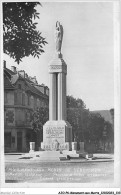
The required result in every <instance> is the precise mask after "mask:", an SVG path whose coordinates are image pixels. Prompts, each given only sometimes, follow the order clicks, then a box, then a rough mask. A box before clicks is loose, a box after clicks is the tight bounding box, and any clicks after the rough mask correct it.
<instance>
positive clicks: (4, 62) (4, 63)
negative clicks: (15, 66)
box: [3, 60, 6, 68]
mask: <svg viewBox="0 0 121 195" xmlns="http://www.w3.org/2000/svg"><path fill="white" fill-rule="evenodd" d="M3 65H4V68H6V61H5V60H3Z"/></svg>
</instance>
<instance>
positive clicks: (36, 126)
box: [31, 107, 49, 150]
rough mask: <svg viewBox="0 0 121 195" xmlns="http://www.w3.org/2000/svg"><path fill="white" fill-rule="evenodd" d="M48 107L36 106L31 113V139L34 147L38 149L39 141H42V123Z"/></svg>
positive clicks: (47, 113) (45, 119) (44, 120)
mask: <svg viewBox="0 0 121 195" xmlns="http://www.w3.org/2000/svg"><path fill="white" fill-rule="evenodd" d="M48 116H49V109H48V108H46V107H41V108H37V109H36V111H34V112H33V115H32V119H31V120H32V128H33V141H35V149H36V150H38V147H39V146H40V142H42V141H43V125H44V124H45V122H46V121H47V120H48V118H49V117H48Z"/></svg>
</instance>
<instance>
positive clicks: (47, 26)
mask: <svg viewBox="0 0 121 195" xmlns="http://www.w3.org/2000/svg"><path fill="white" fill-rule="evenodd" d="M37 10H38V12H39V13H40V19H39V20H37V22H38V26H37V28H38V30H40V32H42V36H43V37H45V38H46V41H47V42H48V45H46V46H45V47H44V50H45V53H44V54H42V55H41V56H40V58H39V59H38V58H33V57H26V58H23V60H22V62H21V63H20V64H19V65H17V63H15V62H14V60H13V59H11V58H9V56H7V55H5V54H4V60H6V63H7V67H8V68H10V67H11V66H16V67H17V69H18V70H25V72H26V73H27V74H28V75H29V76H36V78H37V81H38V83H39V84H42V83H44V84H45V85H47V86H49V74H48V65H49V62H50V61H51V60H52V58H53V56H54V51H55V39H54V31H55V24H56V21H60V23H61V24H62V25H63V28H64V35H63V43H62V54H63V59H64V61H65V62H66V64H67V95H72V96H73V97H74V98H81V99H82V100H83V101H84V102H85V104H86V108H88V109H89V110H107V109H108V110H109V109H111V108H113V107H114V40H113V39H114V38H113V34H114V29H113V27H114V25H113V2H48V3H47V2H42V7H41V6H38V7H37Z"/></svg>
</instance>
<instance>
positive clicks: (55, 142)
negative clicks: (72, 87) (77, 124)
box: [29, 21, 86, 160]
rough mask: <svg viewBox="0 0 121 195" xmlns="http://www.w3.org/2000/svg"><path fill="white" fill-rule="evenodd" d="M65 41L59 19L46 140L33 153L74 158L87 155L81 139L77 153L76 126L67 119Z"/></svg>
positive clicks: (52, 66)
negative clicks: (63, 51) (63, 48)
mask: <svg viewBox="0 0 121 195" xmlns="http://www.w3.org/2000/svg"><path fill="white" fill-rule="evenodd" d="M62 40H63V26H62V25H61V24H60V22H58V21H57V22H56V29H55V44H56V45H55V52H54V57H53V59H52V61H51V62H50V64H49V76H50V90H49V121H47V122H46V123H45V124H44V126H43V142H41V143H40V151H39V152H34V147H33V146H32V144H34V145H35V143H30V152H29V154H30V155H31V156H35V153H37V154H38V155H37V156H38V157H40V158H42V159H45V160H49V159H56V160H59V159H61V158H63V159H64V158H66V159H68V158H71V157H77V158H78V157H81V156H83V157H85V156H86V153H85V152H84V143H83V142H80V151H78V152H77V143H76V142H73V137H72V126H71V125H70V124H69V122H68V121H67V120H66V75H67V65H66V63H65V61H64V60H63V55H62V53H61V47H62Z"/></svg>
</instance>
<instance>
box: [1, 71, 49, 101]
mask: <svg viewBox="0 0 121 195" xmlns="http://www.w3.org/2000/svg"><path fill="white" fill-rule="evenodd" d="M4 74H5V75H6V76H5V80H4V83H5V84H4V87H5V89H7V88H8V89H14V86H15V84H16V82H17V81H18V80H19V79H22V80H23V81H25V82H26V84H27V86H28V90H29V91H31V92H32V93H34V94H36V95H38V96H41V97H43V98H46V99H48V95H46V94H43V93H42V92H41V91H40V90H39V89H37V88H36V85H35V84H34V83H33V82H32V81H31V80H30V79H29V78H24V77H22V76H21V75H20V74H18V73H14V72H13V71H11V70H10V69H8V68H4ZM12 84H13V85H12Z"/></svg>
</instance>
